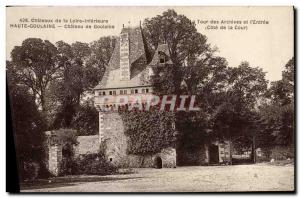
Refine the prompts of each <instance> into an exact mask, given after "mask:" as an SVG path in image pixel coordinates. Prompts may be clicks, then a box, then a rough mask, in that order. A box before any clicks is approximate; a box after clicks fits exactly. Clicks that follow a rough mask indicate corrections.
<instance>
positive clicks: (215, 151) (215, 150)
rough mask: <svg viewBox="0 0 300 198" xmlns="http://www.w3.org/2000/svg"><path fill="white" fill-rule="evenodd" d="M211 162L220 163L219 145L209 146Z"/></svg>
mask: <svg viewBox="0 0 300 198" xmlns="http://www.w3.org/2000/svg"><path fill="white" fill-rule="evenodd" d="M209 164H219V147H218V146H217V145H214V144H212V145H210V147H209Z"/></svg>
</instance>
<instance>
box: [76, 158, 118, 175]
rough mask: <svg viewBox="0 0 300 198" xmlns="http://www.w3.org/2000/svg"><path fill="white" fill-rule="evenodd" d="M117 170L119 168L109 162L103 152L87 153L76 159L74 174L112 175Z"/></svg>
mask: <svg viewBox="0 0 300 198" xmlns="http://www.w3.org/2000/svg"><path fill="white" fill-rule="evenodd" d="M116 172H117V168H116V167H115V166H114V165H112V164H111V163H110V162H108V161H107V160H106V158H105V156H104V155H103V154H102V153H96V154H87V155H83V156H79V157H78V158H77V159H75V160H74V167H73V173H74V174H80V175H82V174H85V175H110V174H113V173H116Z"/></svg>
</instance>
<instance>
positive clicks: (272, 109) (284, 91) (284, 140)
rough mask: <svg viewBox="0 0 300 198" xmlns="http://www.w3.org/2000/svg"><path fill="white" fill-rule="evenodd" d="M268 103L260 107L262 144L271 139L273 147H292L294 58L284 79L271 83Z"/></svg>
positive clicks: (287, 68) (286, 70) (286, 67)
mask: <svg viewBox="0 0 300 198" xmlns="http://www.w3.org/2000/svg"><path fill="white" fill-rule="evenodd" d="M267 97H268V99H269V100H268V101H267V102H265V103H264V104H263V105H261V107H260V114H261V122H262V123H263V126H262V127H263V129H264V130H265V133H264V134H262V138H261V139H262V140H261V141H262V142H264V140H265V139H268V138H270V139H271V140H273V141H272V145H284V146H291V145H292V144H293V140H294V137H293V136H294V58H292V59H291V60H289V61H288V63H287V64H286V65H285V70H284V71H283V72H282V79H281V80H279V81H275V82H272V83H271V87H270V88H269V90H268V93H267Z"/></svg>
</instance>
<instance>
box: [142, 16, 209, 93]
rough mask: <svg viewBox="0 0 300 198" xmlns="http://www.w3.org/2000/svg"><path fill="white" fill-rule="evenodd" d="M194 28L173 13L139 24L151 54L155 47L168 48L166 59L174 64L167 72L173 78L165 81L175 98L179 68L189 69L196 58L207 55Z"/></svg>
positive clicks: (204, 41)
mask: <svg viewBox="0 0 300 198" xmlns="http://www.w3.org/2000/svg"><path fill="white" fill-rule="evenodd" d="M195 26H196V25H195V23H193V22H192V21H191V20H190V19H188V18H187V17H186V16H184V15H179V14H177V13H176V12H175V11H174V10H168V11H166V12H163V14H162V15H157V16H156V17H153V18H151V19H149V18H147V19H145V21H144V24H143V27H144V35H145V37H146V40H147V41H148V43H149V45H150V49H151V50H150V51H152V52H154V50H155V49H156V48H157V46H158V45H159V44H163V43H166V44H167V45H168V48H169V51H170V58H171V60H172V62H173V63H174V65H173V67H172V68H169V69H171V73H172V74H173V75H172V78H171V79H170V78H169V79H168V80H169V82H170V83H171V84H173V85H172V86H173V88H172V89H173V92H174V93H176V94H179V93H178V92H179V91H180V90H179V88H180V84H181V81H182V79H183V76H184V71H182V70H184V68H183V66H193V65H194V63H195V62H196V60H197V59H198V58H199V57H200V56H203V57H205V56H206V54H209V53H211V49H210V45H209V44H208V43H207V38H206V37H205V36H204V35H202V34H200V33H199V32H197V29H196V27H195ZM169 71H170V70H169ZM169 88H170V87H169Z"/></svg>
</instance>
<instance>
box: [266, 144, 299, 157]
mask: <svg viewBox="0 0 300 198" xmlns="http://www.w3.org/2000/svg"><path fill="white" fill-rule="evenodd" d="M270 158H271V159H275V160H285V159H288V158H294V148H293V147H284V146H276V147H274V148H272V149H271V155H270Z"/></svg>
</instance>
